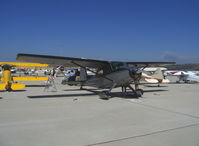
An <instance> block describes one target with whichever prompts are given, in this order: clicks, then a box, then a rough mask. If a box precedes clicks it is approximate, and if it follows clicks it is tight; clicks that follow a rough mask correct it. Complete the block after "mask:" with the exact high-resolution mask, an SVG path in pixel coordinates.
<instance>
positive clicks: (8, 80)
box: [0, 62, 48, 91]
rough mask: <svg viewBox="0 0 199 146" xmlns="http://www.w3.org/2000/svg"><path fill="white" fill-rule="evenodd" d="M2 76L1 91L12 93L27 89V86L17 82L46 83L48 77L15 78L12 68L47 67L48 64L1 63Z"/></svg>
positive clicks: (0, 79) (0, 78)
mask: <svg viewBox="0 0 199 146" xmlns="http://www.w3.org/2000/svg"><path fill="white" fill-rule="evenodd" d="M0 66H1V68H2V74H1V77H0V81H1V83H0V90H6V91H12V90H19V89H23V88H25V86H26V85H25V84H21V83H17V81H45V80H48V77H15V76H12V75H11V68H12V67H13V66H14V67H16V66H23V67H25V66H26V67H27V66H28V67H47V66H48V65H47V64H38V63H17V62H0Z"/></svg>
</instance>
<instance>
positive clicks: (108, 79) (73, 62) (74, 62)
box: [71, 61, 114, 82]
mask: <svg viewBox="0 0 199 146" xmlns="http://www.w3.org/2000/svg"><path fill="white" fill-rule="evenodd" d="M71 62H72V63H73V64H75V65H77V66H79V67H82V68H84V69H85V70H88V71H90V72H92V73H95V74H98V73H97V72H95V71H93V70H91V69H89V68H86V67H84V66H82V65H80V64H78V63H76V62H74V61H71ZM100 77H102V78H105V79H107V80H109V81H111V82H114V81H113V80H112V79H109V78H107V77H105V76H103V75H100Z"/></svg>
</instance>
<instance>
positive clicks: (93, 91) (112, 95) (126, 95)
mask: <svg viewBox="0 0 199 146" xmlns="http://www.w3.org/2000/svg"><path fill="white" fill-rule="evenodd" d="M79 90H80V89H69V90H67V91H79ZM82 90H86V91H89V92H91V93H80V94H55V95H36V96H27V97H28V98H32V99H33V98H63V97H77V96H93V95H99V97H101V95H102V93H103V92H102V91H97V89H82ZM64 91H65V90H64ZM162 91H168V90H162V89H159V90H144V92H162ZM108 95H109V98H115V97H117V98H126V99H129V98H138V97H137V96H136V95H135V94H134V93H133V92H131V91H130V92H126V93H122V92H111V93H109V94H108Z"/></svg>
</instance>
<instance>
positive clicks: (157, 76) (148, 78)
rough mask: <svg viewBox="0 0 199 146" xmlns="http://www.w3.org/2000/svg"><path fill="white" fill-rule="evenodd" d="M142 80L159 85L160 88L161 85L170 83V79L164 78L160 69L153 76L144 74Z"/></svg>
mask: <svg viewBox="0 0 199 146" xmlns="http://www.w3.org/2000/svg"><path fill="white" fill-rule="evenodd" d="M141 80H143V81H146V82H148V83H157V84H158V86H160V84H161V83H169V82H170V81H169V80H168V79H165V78H164V75H163V73H162V71H161V69H160V68H156V71H155V72H154V74H152V75H148V74H146V73H142V77H141Z"/></svg>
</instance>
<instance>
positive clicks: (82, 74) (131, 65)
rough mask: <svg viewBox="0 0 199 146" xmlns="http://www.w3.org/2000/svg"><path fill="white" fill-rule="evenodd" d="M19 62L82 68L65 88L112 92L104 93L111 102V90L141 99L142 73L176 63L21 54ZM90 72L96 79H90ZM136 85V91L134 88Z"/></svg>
mask: <svg viewBox="0 0 199 146" xmlns="http://www.w3.org/2000/svg"><path fill="white" fill-rule="evenodd" d="M16 59H17V60H18V61H27V62H38V63H46V64H52V65H63V66H65V67H79V68H80V71H78V70H77V71H76V73H75V74H74V75H75V76H72V77H70V78H69V79H67V80H63V81H62V83H63V84H69V85H80V86H81V87H83V86H92V87H97V88H101V89H109V90H108V91H104V92H102V93H103V96H101V97H103V98H109V95H110V93H111V90H112V89H113V88H115V87H122V92H125V93H126V88H127V87H128V88H130V89H131V90H132V91H133V92H134V94H135V95H136V96H137V97H141V96H142V94H143V90H142V89H139V86H138V84H139V80H140V79H141V75H142V70H141V68H142V69H143V68H145V67H148V66H154V65H155V66H158V65H168V64H174V62H116V61H102V60H92V59H84V58H72V57H60V56H47V55H35V54H18V55H17V58H16ZM87 71H90V72H92V73H94V74H95V75H92V76H88V75H87ZM132 83H134V84H135V88H132V87H131V86H130V85H131V84H132Z"/></svg>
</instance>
